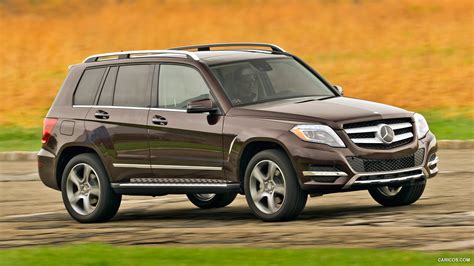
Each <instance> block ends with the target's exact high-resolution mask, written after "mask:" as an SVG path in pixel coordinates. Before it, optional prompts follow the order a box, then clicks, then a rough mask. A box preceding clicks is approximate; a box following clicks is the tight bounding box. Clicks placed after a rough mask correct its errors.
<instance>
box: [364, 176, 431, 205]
mask: <svg viewBox="0 0 474 266" xmlns="http://www.w3.org/2000/svg"><path fill="white" fill-rule="evenodd" d="M425 186H426V180H420V181H415V182H414V183H412V184H407V185H404V186H384V187H376V188H371V189H369V193H370V195H371V196H372V198H373V199H374V200H375V201H376V202H378V203H379V204H380V205H382V206H385V207H394V206H403V205H410V204H412V203H414V202H416V201H417V200H418V199H419V198H420V197H421V195H422V194H423V191H424V190H425Z"/></svg>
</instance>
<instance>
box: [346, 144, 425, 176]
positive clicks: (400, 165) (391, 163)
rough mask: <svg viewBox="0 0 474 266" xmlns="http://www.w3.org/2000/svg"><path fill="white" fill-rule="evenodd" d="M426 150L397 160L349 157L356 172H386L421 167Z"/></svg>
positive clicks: (350, 163) (348, 159) (420, 150)
mask: <svg viewBox="0 0 474 266" xmlns="http://www.w3.org/2000/svg"><path fill="white" fill-rule="evenodd" d="M424 153H425V149H423V148H422V149H419V150H417V151H416V152H415V153H413V154H410V155H408V156H404V157H400V158H397V159H389V160H374V159H362V158H359V157H353V156H350V157H347V161H348V162H349V165H350V166H351V167H352V169H354V171H356V172H385V171H395V170H400V169H406V168H412V167H415V166H420V165H421V164H422V163H423V156H424Z"/></svg>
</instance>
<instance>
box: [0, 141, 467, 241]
mask: <svg viewBox="0 0 474 266" xmlns="http://www.w3.org/2000/svg"><path fill="white" fill-rule="evenodd" d="M439 155H440V159H441V163H440V169H441V173H440V174H439V175H438V176H437V177H435V178H433V179H430V180H429V182H428V185H427V188H426V190H425V193H424V194H423V196H422V198H421V199H420V200H419V201H418V202H417V203H415V204H413V205H411V206H405V207H395V208H384V207H381V206H379V205H378V204H377V203H375V202H374V201H373V200H372V199H371V197H370V195H369V194H368V192H367V191H357V192H350V193H339V194H332V195H325V196H322V197H317V198H310V199H309V200H308V204H307V206H306V209H305V210H304V212H303V213H302V214H301V216H300V217H299V218H298V219H297V220H296V221H292V222H285V223H264V222H261V221H260V220H258V219H256V218H255V217H254V216H253V215H252V214H251V212H250V210H249V209H248V207H247V205H246V202H245V198H244V197H243V196H239V197H237V199H236V201H235V202H234V203H232V204H231V205H230V206H228V207H226V208H222V209H213V210H200V209H198V208H196V207H194V206H193V205H192V204H191V203H190V202H188V201H187V199H186V197H185V196H184V195H170V196H163V197H156V198H153V197H138V196H126V197H124V200H123V201H122V206H121V208H120V210H119V213H118V214H117V216H116V217H115V218H114V219H113V220H112V221H110V222H108V223H102V224H79V223H77V222H75V221H74V220H72V219H71V218H70V217H69V216H68V214H67V212H66V210H65V209H64V207H63V204H62V201H61V195H60V193H59V192H57V191H54V190H51V189H48V188H47V187H45V186H44V185H43V184H42V183H41V182H40V181H39V180H38V177H37V173H36V170H35V168H36V163H35V162H0V248H10V247H20V246H34V245H55V244H65V243H84V242H106V243H113V244H124V245H165V244H166V245H190V246H196V245H205V246H223V245H232V246H254V247H255V246H258V247H309V246H320V247H329V246H331V247H335V246H336V247H370V248H402V249H417V250H473V249H474V208H473V207H474V204H473V203H474V202H473V200H474V198H473V192H474V186H473V185H474V178H473V175H474V150H444V151H441V152H440V153H439Z"/></svg>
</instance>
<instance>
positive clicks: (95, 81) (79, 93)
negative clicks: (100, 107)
mask: <svg viewBox="0 0 474 266" xmlns="http://www.w3.org/2000/svg"><path fill="white" fill-rule="evenodd" d="M104 72H105V68H104V67H103V68H94V69H87V70H86V71H84V74H83V75H82V78H81V80H80V81H79V85H77V89H76V92H75V93H74V104H75V105H92V104H93V103H94V97H95V95H96V93H97V89H98V88H99V84H100V81H101V80H102V76H103V75H104Z"/></svg>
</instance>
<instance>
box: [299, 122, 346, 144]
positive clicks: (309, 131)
mask: <svg viewBox="0 0 474 266" xmlns="http://www.w3.org/2000/svg"><path fill="white" fill-rule="evenodd" d="M290 131H291V132H292V133H293V134H295V135H296V136H297V137H298V138H300V139H302V140H304V141H309V142H316V143H322V144H326V145H329V146H332V147H345V145H344V142H342V140H341V138H339V136H338V135H337V134H336V132H334V130H332V128H330V127H328V126H325V125H298V126H295V127H293V128H292V129H291V130H290Z"/></svg>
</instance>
